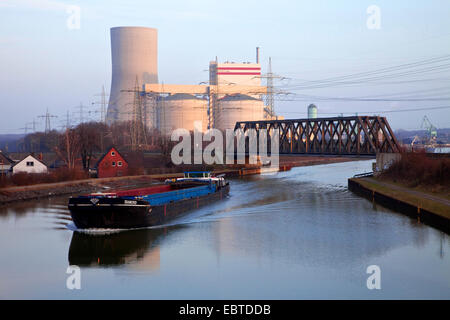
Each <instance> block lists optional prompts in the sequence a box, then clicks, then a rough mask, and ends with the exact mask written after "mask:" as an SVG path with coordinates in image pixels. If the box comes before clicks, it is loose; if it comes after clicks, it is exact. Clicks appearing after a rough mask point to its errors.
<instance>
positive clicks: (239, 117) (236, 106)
mask: <svg viewBox="0 0 450 320" xmlns="http://www.w3.org/2000/svg"><path fill="white" fill-rule="evenodd" d="M218 105H219V106H218V111H217V114H216V116H215V120H214V123H215V128H217V129H219V130H226V129H234V126H235V125H236V122H238V121H256V120H264V104H263V102H262V100H260V99H256V98H254V97H251V96H248V95H245V94H233V95H226V96H225V97H223V98H220V99H218Z"/></svg>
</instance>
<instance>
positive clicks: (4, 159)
mask: <svg viewBox="0 0 450 320" xmlns="http://www.w3.org/2000/svg"><path fill="white" fill-rule="evenodd" d="M0 162H3V164H6V163H9V164H14V160H12V159H11V158H9V157H8V156H7V155H6V154H4V153H3V152H2V151H0Z"/></svg>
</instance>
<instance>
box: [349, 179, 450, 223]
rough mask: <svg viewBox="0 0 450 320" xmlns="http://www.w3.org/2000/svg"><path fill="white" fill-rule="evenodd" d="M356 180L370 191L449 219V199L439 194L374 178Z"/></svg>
mask: <svg viewBox="0 0 450 320" xmlns="http://www.w3.org/2000/svg"><path fill="white" fill-rule="evenodd" d="M350 180H352V181H355V182H357V183H358V184H360V185H361V186H363V187H364V188H366V189H369V190H371V191H372V192H378V193H380V194H382V195H384V196H386V197H389V198H392V199H395V200H399V201H402V202H404V203H407V204H409V205H411V206H414V207H417V208H418V212H419V213H420V210H426V211H428V212H431V213H433V214H436V215H438V216H441V217H443V218H446V219H449V220H450V205H449V204H448V203H449V200H448V199H447V198H446V197H443V196H442V195H439V194H433V195H431V194H430V193H425V192H422V191H419V190H416V189H411V188H405V187H402V186H400V185H396V184H392V183H388V182H386V181H378V180H377V179H374V178H353V179H350Z"/></svg>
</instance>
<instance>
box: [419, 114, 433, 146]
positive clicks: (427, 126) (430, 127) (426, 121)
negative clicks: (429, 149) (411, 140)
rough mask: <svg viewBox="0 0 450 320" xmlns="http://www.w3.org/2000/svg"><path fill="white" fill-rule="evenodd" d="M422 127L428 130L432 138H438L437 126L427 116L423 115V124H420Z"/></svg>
mask: <svg viewBox="0 0 450 320" xmlns="http://www.w3.org/2000/svg"><path fill="white" fill-rule="evenodd" d="M420 128H421V129H426V130H427V136H428V138H429V139H430V141H431V140H436V138H437V129H436V127H435V126H434V125H433V124H432V123H431V121H430V120H429V119H428V117H427V116H424V117H423V120H422V125H421V126H420Z"/></svg>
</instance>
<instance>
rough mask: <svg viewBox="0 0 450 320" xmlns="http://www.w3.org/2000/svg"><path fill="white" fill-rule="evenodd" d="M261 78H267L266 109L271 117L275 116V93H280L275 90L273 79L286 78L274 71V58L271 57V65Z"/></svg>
mask: <svg viewBox="0 0 450 320" xmlns="http://www.w3.org/2000/svg"><path fill="white" fill-rule="evenodd" d="M261 78H265V79H266V83H267V84H266V86H267V94H266V98H265V105H266V107H265V108H264V111H265V112H266V113H267V114H268V115H269V117H274V116H275V94H276V93H279V92H276V91H275V88H274V85H273V80H274V79H285V77H281V76H279V75H276V74H274V73H272V58H271V57H269V66H268V68H267V73H266V74H264V75H261Z"/></svg>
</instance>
